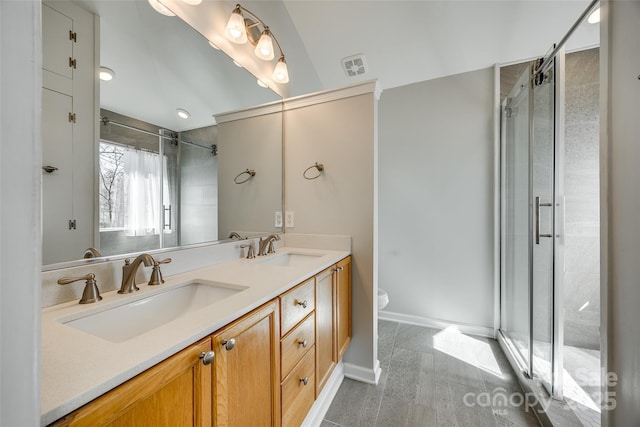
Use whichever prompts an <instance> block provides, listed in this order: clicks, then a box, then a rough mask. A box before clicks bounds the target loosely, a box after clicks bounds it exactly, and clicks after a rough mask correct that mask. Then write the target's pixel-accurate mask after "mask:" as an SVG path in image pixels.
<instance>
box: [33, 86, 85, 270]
mask: <svg viewBox="0 0 640 427" xmlns="http://www.w3.org/2000/svg"><path fill="white" fill-rule="evenodd" d="M72 100H73V99H72V98H71V97H70V96H68V95H64V94H61V93H58V92H55V91H52V90H49V89H44V88H43V89H42V129H43V130H44V132H42V165H43V166H53V167H56V168H58V170H56V171H53V172H52V173H46V172H42V245H43V251H42V254H43V259H42V263H43V264H52V263H56V262H61V261H68V260H70V259H77V258H80V257H81V255H82V251H83V250H84V249H85V248H86V246H84V247H83V246H82V244H83V243H84V242H77V241H76V234H75V231H74V230H70V229H69V220H71V219H73V193H72V192H71V188H72V185H73V127H72V124H71V123H70V122H69V113H70V112H71V111H72Z"/></svg>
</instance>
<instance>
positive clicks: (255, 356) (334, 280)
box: [53, 257, 351, 427]
mask: <svg viewBox="0 0 640 427" xmlns="http://www.w3.org/2000/svg"><path fill="white" fill-rule="evenodd" d="M350 339H351V257H347V258H345V259H343V260H342V261H340V262H338V263H337V264H336V265H334V266H332V267H331V268H328V269H326V270H324V271H322V272H321V273H319V274H317V275H316V276H315V277H312V278H310V279H308V280H306V281H304V282H302V283H301V284H300V285H298V286H296V287H294V288H292V289H291V290H289V291H287V292H285V293H283V294H282V295H280V297H279V298H276V299H274V300H272V301H270V302H268V303H266V304H265V305H263V306H261V307H259V308H257V309H255V310H253V311H252V312H250V313H249V314H246V315H245V316H243V317H241V318H239V319H238V320H236V321H234V322H232V323H230V324H229V325H227V326H225V327H224V328H222V329H220V330H219V331H217V332H216V333H214V334H213V335H212V336H210V337H207V338H205V339H203V340H201V341H199V342H198V343H196V344H194V345H192V346H190V347H188V348H186V349H185V350H183V351H181V352H180V353H177V354H175V355H174V356H172V357H170V358H168V359H167V360H165V361H163V362H161V363H159V364H158V365H156V366H154V367H152V368H150V369H149V370H147V371H145V372H143V373H142V374H140V375H138V376H137V377H135V378H133V379H131V380H130V381H127V382H126V383H124V384H122V385H120V386H119V387H116V388H115V389H113V390H111V391H109V392H108V393H106V394H104V395H102V396H100V397H98V398H97V399H95V400H94V401H92V402H90V403H88V404H86V405H85V406H83V407H81V408H80V409H78V410H76V411H74V412H72V413H71V414H69V415H67V416H65V417H64V418H62V419H60V420H58V421H57V422H55V423H54V424H53V425H54V426H136V427H138V426H143V427H144V426H149V427H151V426H153V427H155V426H203V427H207V426H211V425H215V426H241V427H244V426H265V427H277V426H280V425H282V426H285V427H289V426H296V427H297V426H299V425H300V424H301V423H302V421H303V420H304V419H305V417H306V416H307V414H308V412H309V410H310V409H311V407H312V406H313V404H314V402H315V399H317V397H318V395H319V394H320V391H321V390H322V387H324V385H325V384H326V382H327V380H328V379H329V377H330V376H331V373H332V372H333V369H334V368H335V366H336V364H337V363H338V362H339V360H340V358H341V357H342V355H343V354H344V352H345V350H346V348H347V346H348V345H349V341H350ZM209 351H214V352H215V358H214V360H213V363H212V364H209V365H205V364H204V363H203V360H201V355H202V354H203V353H204V354H206V353H207V352H209Z"/></svg>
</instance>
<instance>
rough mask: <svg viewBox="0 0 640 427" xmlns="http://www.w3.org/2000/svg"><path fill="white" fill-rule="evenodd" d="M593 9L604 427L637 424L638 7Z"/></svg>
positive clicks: (613, 4) (620, 4)
mask: <svg viewBox="0 0 640 427" xmlns="http://www.w3.org/2000/svg"><path fill="white" fill-rule="evenodd" d="M601 5H602V7H603V14H602V16H603V17H604V18H603V22H602V23H601V40H602V44H601V49H602V57H603V61H604V62H603V63H601V67H600V72H601V73H602V76H601V83H602V86H603V92H602V99H604V100H606V102H607V104H606V105H604V106H603V107H604V108H603V109H602V110H601V112H602V121H601V123H602V126H601V128H602V131H601V134H600V140H601V145H602V151H601V160H600V166H601V168H602V175H601V180H602V182H603V183H602V186H601V193H600V197H601V211H600V215H601V232H602V246H601V257H602V259H603V263H602V266H603V272H606V273H605V274H603V277H602V280H603V285H604V286H603V290H604V292H603V293H602V294H601V296H602V304H603V307H606V317H605V318H604V320H603V328H607V329H606V330H607V337H606V340H607V343H606V345H605V346H603V347H604V349H606V352H604V353H603V359H604V360H605V361H606V365H605V366H606V369H607V370H608V371H610V372H615V373H616V374H617V376H618V384H617V385H616V386H612V387H611V391H612V392H614V393H616V394H615V396H611V397H613V398H614V401H615V402H616V409H615V410H614V411H612V412H609V411H603V418H604V420H605V421H606V422H607V424H605V425H609V426H632V425H639V424H640V405H638V402H640V333H638V325H639V324H640V310H639V309H638V303H639V302H640V286H639V285H638V283H639V282H640V221H638V212H640V191H639V190H638V187H639V186H640V168H639V167H638V162H639V161H640V141H639V140H638V138H639V134H640V129H639V128H638V123H639V120H638V112H639V111H640V80H639V79H638V74H640V55H638V51H640V26H639V25H638V22H640V2H638V1H603V2H602V3H601ZM607 61H608V63H607ZM603 330H605V329H603Z"/></svg>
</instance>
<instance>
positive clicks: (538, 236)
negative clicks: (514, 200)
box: [536, 196, 553, 245]
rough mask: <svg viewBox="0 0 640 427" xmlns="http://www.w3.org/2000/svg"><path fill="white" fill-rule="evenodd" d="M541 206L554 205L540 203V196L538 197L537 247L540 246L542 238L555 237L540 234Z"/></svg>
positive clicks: (551, 204)
mask: <svg viewBox="0 0 640 427" xmlns="http://www.w3.org/2000/svg"><path fill="white" fill-rule="evenodd" d="M540 206H545V207H551V206H553V203H540V196H536V245H539V244H540V238H541V237H553V236H552V235H551V234H540Z"/></svg>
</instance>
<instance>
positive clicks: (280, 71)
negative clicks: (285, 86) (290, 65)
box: [273, 57, 289, 83]
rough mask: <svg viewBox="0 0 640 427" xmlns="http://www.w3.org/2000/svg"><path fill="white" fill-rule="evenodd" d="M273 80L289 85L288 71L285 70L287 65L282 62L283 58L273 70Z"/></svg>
mask: <svg viewBox="0 0 640 427" xmlns="http://www.w3.org/2000/svg"><path fill="white" fill-rule="evenodd" d="M273 79H274V80H275V81H277V82H278V83H289V70H288V69H287V63H286V62H284V58H282V57H281V58H280V59H279V60H278V64H277V65H276V68H275V69H274V70H273Z"/></svg>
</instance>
